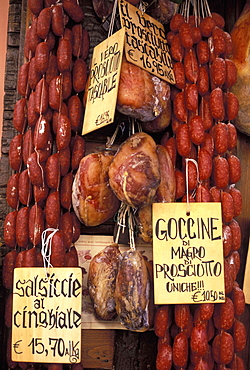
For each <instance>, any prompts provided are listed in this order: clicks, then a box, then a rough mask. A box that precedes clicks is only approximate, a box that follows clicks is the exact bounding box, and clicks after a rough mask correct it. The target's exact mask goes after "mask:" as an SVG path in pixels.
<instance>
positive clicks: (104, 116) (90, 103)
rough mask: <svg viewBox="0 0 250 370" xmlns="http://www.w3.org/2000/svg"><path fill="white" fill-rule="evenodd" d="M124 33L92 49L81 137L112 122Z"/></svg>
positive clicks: (113, 36)
mask: <svg viewBox="0 0 250 370" xmlns="http://www.w3.org/2000/svg"><path fill="white" fill-rule="evenodd" d="M123 49H124V30H123V29H121V30H119V31H117V32H116V33H114V34H113V35H112V36H110V37H109V38H108V39H106V40H104V41H103V42H101V43H100V44H99V45H97V46H96V47H95V48H94V51H93V58H92V63H91V69H90V76H89V85H88V92H87V100H86V109H85V115H84V123H83V129H82V134H83V135H85V134H87V133H89V132H91V131H94V130H97V129H99V128H101V127H104V126H106V125H109V124H110V123H112V122H113V121H114V115H115V108H116V100H117V93H118V87H119V80H120V71H121V62H122V55H123Z"/></svg>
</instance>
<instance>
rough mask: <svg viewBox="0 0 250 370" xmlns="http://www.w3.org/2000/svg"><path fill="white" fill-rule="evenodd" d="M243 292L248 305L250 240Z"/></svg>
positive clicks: (249, 291) (249, 295)
mask: <svg viewBox="0 0 250 370" xmlns="http://www.w3.org/2000/svg"><path fill="white" fill-rule="evenodd" d="M243 292H244V295H245V301H246V303H247V304H250V239H249V243H248V253H247V261H246V267H245V275H244V283H243Z"/></svg>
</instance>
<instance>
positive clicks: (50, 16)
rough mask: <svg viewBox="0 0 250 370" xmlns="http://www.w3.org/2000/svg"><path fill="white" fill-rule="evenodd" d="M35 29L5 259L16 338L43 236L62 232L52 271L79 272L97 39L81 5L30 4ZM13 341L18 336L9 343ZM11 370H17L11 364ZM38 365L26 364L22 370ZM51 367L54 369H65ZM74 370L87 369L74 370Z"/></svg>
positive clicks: (23, 90)
mask: <svg viewBox="0 0 250 370" xmlns="http://www.w3.org/2000/svg"><path fill="white" fill-rule="evenodd" d="M28 7H29V11H30V14H31V16H30V19H31V21H30V23H31V24H30V26H29V27H28V29H27V31H26V35H25V45H24V56H25V59H26V61H25V62H24V64H23V65H22V66H21V67H20V70H19V74H18V81H17V90H18V94H19V95H20V99H19V100H18V101H17V102H16V104H15V107H14V114H13V126H14V128H15V129H16V131H17V135H16V136H15V137H14V138H13V139H12V141H11V143H10V150H9V163H10V167H11V169H12V170H13V175H12V176H11V177H10V178H9V181H8V184H7V192H6V198H7V204H8V205H9V206H10V207H11V208H13V210H12V211H11V212H9V214H7V216H6V219H5V223H4V242H5V244H6V246H7V247H9V248H10V249H11V250H10V252H9V253H8V254H7V255H6V256H5V258H4V264H3V285H4V287H5V288H6V289H7V290H8V292H9V296H8V299H7V302H6V310H5V323H6V326H7V327H8V328H9V331H11V310H10V309H9V307H11V300H12V282H13V270H14V268H16V267H39V266H43V258H42V255H41V236H42V233H43V231H44V230H46V229H48V230H49V229H51V228H52V229H55V231H56V232H55V234H54V236H53V238H52V248H51V255H50V263H51V264H52V266H53V267H61V266H65V267H70V266H72V267H76V266H78V256H77V251H76V248H75V245H74V244H75V242H76V241H77V240H78V238H79V236H80V222H79V220H78V218H77V217H76V215H75V212H74V210H73V208H72V199H71V193H72V184H73V180H74V176H75V172H76V170H77V169H78V166H79V162H80V160H81V159H82V157H83V156H84V155H85V141H84V138H83V137H82V136H80V135H79V133H80V130H81V125H82V119H83V103H82V95H83V93H84V90H85V84H86V79H87V63H86V59H87V57H88V55H89V46H90V45H89V44H90V40H89V34H88V31H87V29H85V28H84V27H83V25H82V21H83V19H84V12H83V10H82V8H81V6H80V5H79V3H78V1H76V0H64V1H56V0H29V1H28ZM9 337H10V336H9ZM10 345H11V344H10V339H9V344H8V346H9V347H8V353H7V363H8V366H9V368H11V369H12V368H13V369H14V368H15V367H16V366H18V364H16V363H14V362H13V361H12V360H11V357H10ZM31 365H32V364H24V363H22V364H19V366H20V367H21V368H22V369H26V368H29V367H30V366H31ZM62 366H63V365H61V364H49V365H48V368H49V369H51V370H52V369H62ZM71 369H82V365H81V364H74V365H72V366H71Z"/></svg>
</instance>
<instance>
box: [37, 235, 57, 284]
mask: <svg viewBox="0 0 250 370" xmlns="http://www.w3.org/2000/svg"><path fill="white" fill-rule="evenodd" d="M57 231H58V229H53V228H48V229H46V230H44V231H43V232H42V237H41V239H42V247H41V254H42V257H43V266H44V271H45V276H46V278H48V272H47V269H48V268H51V267H53V266H52V264H51V263H50V256H51V244H52V238H53V236H54V235H55V233H56V232H57ZM47 233H49V235H48V236H47Z"/></svg>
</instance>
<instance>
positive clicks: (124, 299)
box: [115, 249, 150, 331]
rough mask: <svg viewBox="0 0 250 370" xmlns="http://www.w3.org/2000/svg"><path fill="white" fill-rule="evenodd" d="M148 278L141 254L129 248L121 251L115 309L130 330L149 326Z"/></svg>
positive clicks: (140, 329) (139, 329)
mask: <svg viewBox="0 0 250 370" xmlns="http://www.w3.org/2000/svg"><path fill="white" fill-rule="evenodd" d="M149 298H150V278H149V272H148V268H147V264H146V261H145V259H144V258H143V256H142V254H141V253H140V252H138V251H137V250H133V249H129V250H127V251H125V252H123V253H122V255H121V259H120V264H119V270H118V274H117V278H116V289H115V299H116V311H117V313H118V317H119V319H120V321H121V323H122V324H123V325H124V326H125V327H126V328H127V329H129V330H132V331H146V330H147V329H148V328H149V326H150V313H149Z"/></svg>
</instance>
